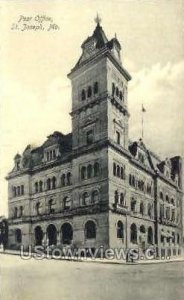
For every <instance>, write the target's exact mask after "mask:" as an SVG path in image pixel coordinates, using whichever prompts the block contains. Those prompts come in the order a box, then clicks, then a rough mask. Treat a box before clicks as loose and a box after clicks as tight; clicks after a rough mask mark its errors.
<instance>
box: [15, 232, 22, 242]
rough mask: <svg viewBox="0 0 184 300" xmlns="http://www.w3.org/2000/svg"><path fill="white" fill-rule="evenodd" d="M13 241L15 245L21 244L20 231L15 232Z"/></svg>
mask: <svg viewBox="0 0 184 300" xmlns="http://www.w3.org/2000/svg"><path fill="white" fill-rule="evenodd" d="M15 241H16V242H17V243H21V242H22V232H21V230H20V229H16V230H15Z"/></svg>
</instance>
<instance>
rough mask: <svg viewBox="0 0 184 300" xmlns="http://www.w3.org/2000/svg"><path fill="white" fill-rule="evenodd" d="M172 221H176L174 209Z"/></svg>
mask: <svg viewBox="0 0 184 300" xmlns="http://www.w3.org/2000/svg"><path fill="white" fill-rule="evenodd" d="M171 220H172V221H175V210H174V209H172V216H171Z"/></svg>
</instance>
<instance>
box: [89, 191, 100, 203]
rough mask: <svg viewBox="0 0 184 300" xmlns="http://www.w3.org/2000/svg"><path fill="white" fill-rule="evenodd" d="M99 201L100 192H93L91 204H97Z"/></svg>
mask: <svg viewBox="0 0 184 300" xmlns="http://www.w3.org/2000/svg"><path fill="white" fill-rule="evenodd" d="M98 201H99V193H98V191H93V192H92V197H91V202H92V203H96V202H98Z"/></svg>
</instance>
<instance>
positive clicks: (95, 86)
mask: <svg viewBox="0 0 184 300" xmlns="http://www.w3.org/2000/svg"><path fill="white" fill-rule="evenodd" d="M93 91H94V94H97V93H98V82H97V81H96V82H95V83H94V88H93Z"/></svg>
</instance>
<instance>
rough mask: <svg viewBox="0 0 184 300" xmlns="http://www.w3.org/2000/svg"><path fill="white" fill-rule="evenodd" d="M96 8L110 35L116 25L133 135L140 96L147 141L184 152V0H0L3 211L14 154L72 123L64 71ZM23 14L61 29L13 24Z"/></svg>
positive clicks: (134, 135) (165, 150)
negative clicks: (16, 27)
mask: <svg viewBox="0 0 184 300" xmlns="http://www.w3.org/2000/svg"><path fill="white" fill-rule="evenodd" d="M97 12H98V13H99V15H100V17H101V19H102V23H101V25H102V27H103V29H104V31H105V33H106V35H107V37H108V38H109V39H111V38H112V37H114V35H115V33H116V35H117V38H118V40H119V41H120V43H121V45H122V54H121V55H122V60H123V65H124V67H125V68H126V69H127V70H128V72H129V73H130V74H131V75H132V80H131V82H130V83H129V94H128V103H129V104H128V105H129V111H130V115H131V116H130V120H129V124H130V129H129V136H130V139H131V140H138V139H139V138H140V136H141V105H142V104H143V105H144V107H145V109H146V113H144V142H145V143H146V145H147V147H148V148H151V149H152V150H153V151H154V152H156V153H157V154H158V155H160V156H161V158H163V159H164V158H165V157H171V156H174V155H181V156H184V134H183V130H182V129H183V128H182V126H183V119H184V105H183V100H184V99H183V95H184V84H183V82H184V38H183V37H184V24H183V23H184V0H160V1H157V0H155V1H151V0H144V1H143V0H121V1H120V0H109V1H108V0H93V1H91V0H67V1H66V0H61V1H59V0H57V1H56V0H55V1H54V0H53V1H44V0H42V1H41V0H40V1H33V0H29V1H18V0H17V1H5V0H1V1H0V19H1V22H0V45H1V46H0V139H1V143H0V215H7V202H8V195H7V182H6V180H5V176H6V175H7V173H8V172H9V171H10V170H11V169H12V167H13V158H14V156H15V154H16V153H17V152H19V153H21V152H22V151H23V150H24V149H25V147H26V146H27V145H28V144H32V145H35V146H36V145H39V144H41V143H43V142H44V140H45V139H46V137H47V136H48V135H49V134H51V133H53V132H54V131H56V130H57V131H61V132H63V133H68V132H70V131H71V119H70V116H69V112H70V111H71V86H70V81H69V79H67V74H68V73H69V72H70V70H71V68H72V67H73V66H74V65H75V63H76V62H77V60H78V59H79V57H80V54H81V47H80V46H81V44H82V42H83V41H84V40H85V39H86V38H87V37H88V36H90V35H91V34H92V32H93V30H94V28H95V22H94V18H95V16H96V14H97ZM20 16H24V17H26V18H31V17H32V19H31V20H34V18H35V17H36V16H46V17H47V18H52V20H53V22H52V23H54V24H56V25H57V26H58V27H59V29H57V30H51V31H46V30H45V31H41V30H39V31H33V30H24V31H21V30H12V29H11V28H12V26H14V25H13V24H21V22H22V21H21V22H18V20H19V19H20ZM22 23H26V24H28V22H26V21H24V22H22ZM33 23H35V22H33V21H30V24H33ZM48 24H49V22H45V23H44V26H46V27H45V28H47V27H48ZM22 26H23V25H22ZM21 28H23V27H21Z"/></svg>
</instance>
